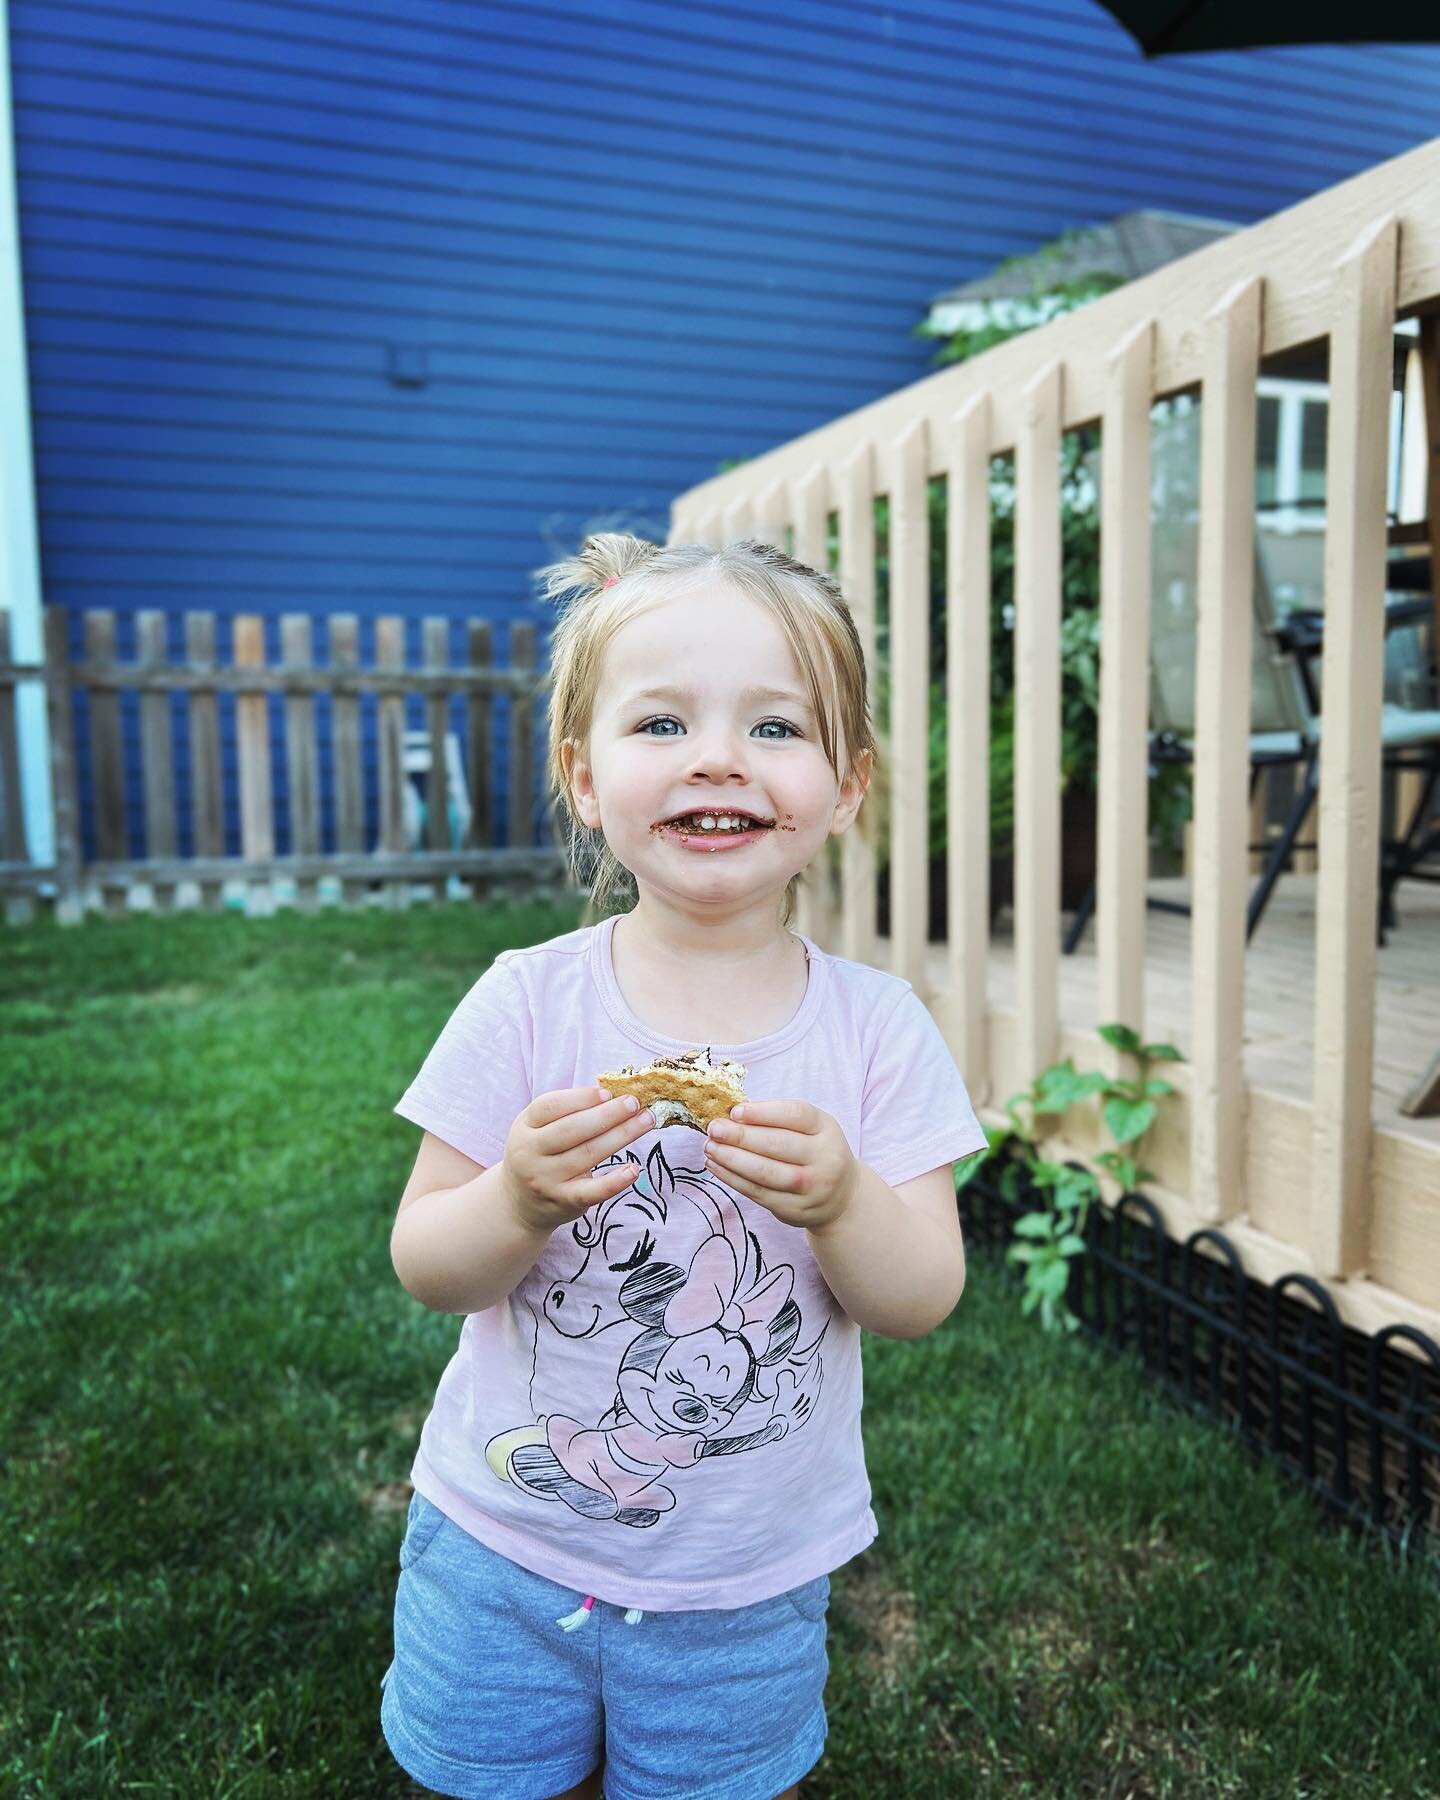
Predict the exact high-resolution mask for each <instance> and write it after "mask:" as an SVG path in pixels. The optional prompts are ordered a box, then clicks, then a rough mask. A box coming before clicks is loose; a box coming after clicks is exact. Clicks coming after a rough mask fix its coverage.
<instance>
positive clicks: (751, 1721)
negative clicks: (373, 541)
mask: <svg viewBox="0 0 1440 1800" xmlns="http://www.w3.org/2000/svg"><path fill="white" fill-rule="evenodd" d="M583 1598H584V1596H582V1595H580V1594H578V1593H576V1592H575V1590H574V1589H573V1588H567V1587H561V1586H560V1585H559V1584H558V1583H557V1582H554V1581H550V1580H547V1579H546V1577H545V1576H543V1575H533V1574H531V1572H530V1571H529V1570H528V1569H522V1568H521V1567H520V1566H519V1565H518V1564H517V1563H513V1562H511V1561H510V1560H509V1558H508V1557H504V1556H500V1555H498V1554H497V1553H496V1552H495V1551H493V1550H491V1549H489V1548H487V1546H486V1545H484V1544H481V1543H479V1542H478V1541H477V1540H476V1539H475V1538H473V1537H471V1535H470V1534H469V1532H467V1531H465V1530H464V1529H463V1528H462V1527H461V1526H459V1525H457V1524H455V1522H454V1521H453V1520H452V1519H449V1518H447V1517H446V1515H445V1514H444V1513H443V1512H441V1511H440V1509H439V1508H438V1507H437V1506H435V1505H433V1504H432V1503H431V1502H430V1501H429V1500H426V1499H424V1498H423V1497H422V1496H421V1495H419V1494H416V1495H415V1497H414V1498H413V1500H412V1501H411V1502H410V1516H409V1520H408V1523H407V1526H406V1531H405V1541H404V1543H403V1544H402V1545H401V1547H400V1583H399V1587H398V1589H397V1591H396V1595H395V1660H394V1661H393V1662H392V1663H391V1665H390V1667H389V1669H388V1670H387V1671H386V1674H385V1678H384V1681H383V1683H382V1686H383V1688H384V1699H383V1701H382V1703H381V1709H380V1722H381V1727H382V1729H383V1731H384V1733H385V1740H386V1742H387V1743H388V1744H389V1746H390V1749H391V1752H392V1754H393V1755H394V1757H395V1759H396V1761H397V1762H398V1763H399V1764H400V1766H401V1767H402V1768H403V1769H404V1770H405V1771H406V1772H407V1773H408V1774H409V1775H411V1776H412V1777H413V1778H414V1779H415V1780H416V1781H418V1782H420V1783H421V1784H422V1785H423V1786H425V1787H427V1788H430V1789H432V1790H433V1791H434V1792H436V1793H439V1794H450V1795H454V1796H457V1797H459V1800H548V1797H549V1796H550V1795H553V1794H561V1793H563V1792H564V1791H565V1790H566V1789H567V1788H570V1787H574V1786H575V1784H576V1783H577V1782H579V1781H583V1780H584V1778H585V1777H586V1776H587V1775H588V1774H590V1772H591V1771H592V1770H593V1769H594V1768H596V1767H597V1766H598V1764H599V1763H600V1762H601V1760H602V1759H603V1760H604V1763H605V1797H606V1800H774V1796H775V1795H777V1794H780V1793H783V1792H784V1790H785V1789H786V1788H788V1787H790V1786H792V1785H793V1784H794V1783H795V1782H797V1781H799V1780H800V1778H801V1777H802V1776H803V1775H805V1774H806V1773H807V1772H808V1771H809V1770H810V1769H812V1768H813V1767H814V1766H815V1763H816V1762H817V1761H818V1760H819V1757H820V1753H821V1750H822V1749H823V1748H824V1744H825V1732H826V1729H827V1727H826V1719H825V1707H824V1704H823V1700H822V1696H823V1694H824V1690H825V1677H826V1675H827V1673H828V1671H829V1660H828V1658H827V1656H826V1653H825V1611H826V1608H827V1606H828V1605H829V1601H830V1578H829V1576H827V1575H820V1576H817V1577H816V1579H815V1580H814V1581H807V1582H803V1583H802V1584H801V1585H800V1586H799V1587H797V1588H791V1589H790V1591H789V1592H788V1593H784V1594H777V1595H776V1596H775V1597H774V1598H773V1599H771V1600H760V1601H757V1602H756V1603H755V1604H754V1605H753V1606H742V1607H737V1608H733V1609H730V1610H712V1609H706V1610H703V1611H691V1612H647V1613H645V1614H644V1615H643V1616H642V1617H641V1618H640V1619H639V1621H638V1622H637V1623H635V1624H627V1623H626V1617H625V1609H624V1608H623V1607H619V1606H612V1605H611V1604H610V1603H609V1602H608V1601H605V1600H596V1601H595V1602H594V1604H593V1606H592V1607H591V1608H590V1609H589V1615H590V1616H589V1617H588V1619H587V1620H586V1621H585V1623H584V1624H583V1625H582V1626H580V1627H579V1629H577V1630H571V1631H566V1630H564V1629H563V1628H562V1627H561V1626H560V1624H559V1623H558V1621H559V1620H560V1619H561V1618H563V1617H568V1616H572V1615H573V1614H574V1613H575V1612H576V1611H577V1609H579V1608H580V1606H581V1602H582V1600H583Z"/></svg>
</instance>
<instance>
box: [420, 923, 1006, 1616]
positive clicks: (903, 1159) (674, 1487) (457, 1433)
mask: <svg viewBox="0 0 1440 1800" xmlns="http://www.w3.org/2000/svg"><path fill="white" fill-rule="evenodd" d="M614 927H615V920H614V918H613V917H612V918H608V919H605V920H603V921H602V922H601V923H600V924H598V925H594V926H589V927H585V928H583V929H581V930H578V931H572V932H568V933H566V934H565V935H564V936H563V937H557V938H553V939H551V941H550V942H549V943H547V944H537V945H534V946H532V947H531V948H528V949H524V950H507V951H505V952H503V953H502V954H501V955H500V956H498V957H497V958H496V960H495V962H494V963H493V964H492V966H491V967H490V968H489V969H487V970H486V971H485V973H484V974H483V975H482V976H481V977H480V979H479V980H478V981H477V982H476V983H475V985H474V987H472V988H471V990H470V992H469V993H468V994H467V995H466V996H465V998H464V999H463V1000H462V1001H461V1002H460V1004H459V1006H457V1007H456V1009H455V1011H454V1013H453V1014H452V1015H451V1017H450V1019H449V1021H448V1023H447V1024H446V1026H445V1028H444V1030H443V1031H442V1032H441V1034H440V1037H439V1038H438V1039H437V1041H436V1043H435V1045H434V1048H433V1049H432V1050H431V1051H430V1054H429V1055H428V1056H427V1057H426V1059H425V1063H424V1065H423V1067H422V1068H421V1070H420V1072H419V1074H418V1075H417V1076H416V1077H415V1080H414V1081H413V1082H412V1084H411V1085H410V1087H409V1089H408V1090H407V1091H406V1093H405V1096H404V1098H403V1099H402V1100H401V1101H400V1103H399V1105H398V1106H397V1107H396V1108H395V1110H396V1112H398V1113H399V1114H401V1116H402V1117H403V1118H406V1119H409V1120H411V1121H413V1123H415V1124H416V1125H420V1126H423V1127H424V1129H425V1130H426V1131H429V1132H431V1133H433V1134H434V1136H436V1137H438V1138H442V1139H444V1141H445V1142H446V1143H448V1144H453V1145H454V1146H455V1148H456V1149H457V1150H461V1151H463V1152H464V1153H465V1155H466V1156H469V1157H471V1158H473V1160H474V1161H476V1162H477V1163H481V1164H484V1165H485V1166H487V1167H488V1166H489V1165H491V1164H493V1163H495V1162H498V1161H499V1160H500V1158H501V1157H502V1156H503V1155H504V1153H505V1140H506V1138H507V1137H508V1136H509V1132H510V1127H511V1125H512V1124H513V1123H514V1121H515V1119H516V1117H517V1116H518V1114H519V1113H521V1112H522V1111H523V1110H524V1109H525V1107H526V1106H528V1105H529V1103H530V1101H531V1100H532V1099H534V1098H535V1096H536V1095H537V1094H544V1093H549V1092H552V1091H554V1090H556V1089H562V1088H576V1087H588V1086H591V1085H593V1084H594V1083H596V1082H597V1080H598V1078H599V1077H600V1076H601V1075H602V1074H604V1073H606V1072H608V1071H615V1070H618V1069H620V1068H622V1067H623V1066H624V1065H625V1064H627V1063H636V1064H639V1063H645V1062H649V1061H650V1060H651V1059H652V1058H653V1057H655V1056H674V1055H676V1054H678V1053H680V1052H682V1051H685V1050H693V1049H697V1048H699V1046H698V1045H696V1044H693V1043H685V1042H682V1041H680V1040H678V1039H676V1038H669V1037H664V1036H662V1035H661V1034H660V1033H659V1032H656V1031H652V1030H651V1029H650V1028H649V1027H648V1026H647V1025H644V1024H642V1023H641V1021H640V1020H639V1019H638V1018H636V1017H635V1015H634V1014H633V1013H632V1012H631V1010H630V1008H629V1007H628V1006H627V1005H626V1003H625V1000H624V998H623V997H622V995H621V993H620V989H619V986H618V985H617V983H616V980H615V973H614V967H613V964H612V962H611V955H610V940H611V937H612V934H613V932H614ZM796 935H797V936H802V941H803V942H804V944H805V947H806V950H807V952H808V955H809V961H810V966H809V978H808V983H807V986H806V991H805V998H804V1000H803V1001H802V1002H801V1004H800V1008H799V1010H798V1011H797V1012H796V1013H795V1014H794V1016H793V1017H792V1018H791V1019H790V1021H789V1023H788V1024H786V1025H783V1026H781V1028H780V1029H779V1030H778V1031H774V1032H771V1033H770V1035H769V1036H768V1037H763V1038H758V1039H756V1040H755V1041H753V1042H751V1043H748V1044H712V1045H710V1046H708V1048H709V1050H710V1052H711V1054H712V1056H714V1057H716V1058H718V1057H721V1056H724V1057H730V1058H734V1059H735V1060H737V1061H739V1062H742V1063H744V1064H745V1067H746V1070H747V1072H748V1073H747V1078H746V1083H745V1089H746V1094H747V1096H748V1097H749V1098H751V1099H754V1100H770V1099H803V1100H809V1101H811V1102H812V1103H813V1104H814V1105H816V1106H818V1107H821V1108H822V1109H823V1110H824V1111H825V1112H828V1113H830V1114H831V1115H832V1116H833V1117H834V1118H835V1119H836V1120H837V1121H838V1123H839V1125H840V1128H841V1130H842V1131H843V1132H844V1134H845V1138H846V1141H847V1142H848V1143H849V1145H850V1148H851V1149H852V1151H854V1153H855V1155H856V1156H857V1157H858V1158H859V1159H860V1160H861V1161H862V1162H865V1163H867V1164H868V1165H869V1166H870V1167H871V1168H872V1169H874V1170H875V1171H876V1173H877V1174H879V1175H880V1176H881V1177H882V1178H883V1179H884V1180H885V1181H887V1182H889V1183H890V1185H891V1186H892V1187H893V1186H896V1185H898V1184H899V1183H901V1182H904V1181H909V1180H910V1179H911V1178H912V1177H914V1176H916V1175H923V1174H924V1173H925V1172H926V1171H927V1170H930V1169H935V1168H939V1167H942V1166H945V1165H948V1164H950V1163H953V1162H955V1161H956V1160H957V1159H958V1158H960V1157H962V1156H968V1155H969V1154H970V1153H971V1152H972V1151H975V1150H979V1149H983V1148H984V1146H985V1134H984V1132H983V1130H982V1129H981V1127H980V1125H979V1123H978V1122H977V1120H976V1118H975V1114H974V1112H973V1110H972V1108H971V1105H970V1100H969V1096H968V1095H967V1094H966V1091H965V1084H964V1082H963V1081H962V1080H961V1078H960V1073H959V1071H958V1070H957V1068H956V1067H955V1060H954V1058H953V1056H952V1055H951V1054H950V1051H949V1050H948V1048H947V1047H946V1044H945V1041H944V1039H943V1038H942V1037H941V1035H940V1031H939V1029H938V1027H937V1026H936V1024H935V1022H934V1020H933V1019H932V1018H931V1016H930V1014H929V1012H928V1011H927V1009H926V1007H925V1006H924V1004H923V1003H922V1002H921V1000H920V999H919V997H918V996H917V995H916V993H915V992H914V990H913V988H912V987H911V986H910V983H909V982H908V981H903V980H901V979H900V978H899V977H897V976H894V975H889V974H885V973H883V972H882V971H880V970H877V969H872V968H869V967H867V966H865V965H864V964H862V963H855V962H850V961H848V960H847V959H846V958H844V957H840V956H831V955H829V954H828V953H827V952H825V951H823V950H821V949H820V948H819V947H818V945H816V944H814V943H812V942H811V941H810V939H809V938H804V937H803V934H798V933H797V934H796ZM626 1159H628V1160H629V1161H630V1162H631V1163H633V1165H634V1170H635V1174H634V1180H633V1181H632V1183H631V1185H630V1186H629V1187H628V1188H625V1189H624V1190H623V1191H622V1192H621V1193H620V1194H618V1195H617V1196H616V1197H615V1198H613V1199H611V1200H607V1201H605V1202H604V1203H603V1204H602V1205H601V1206H599V1207H595V1208H593V1209H592V1210H591V1211H590V1212H589V1213H587V1214H586V1215H585V1216H584V1217H583V1218H582V1219H580V1220H578V1221H576V1222H575V1223H574V1224H573V1225H569V1226H565V1227H563V1228H562V1229H560V1230H558V1231H556V1232H555V1233H554V1234H553V1236H552V1237H551V1238H550V1240H549V1242H548V1243H547V1244H546V1246H545V1248H544V1250H543V1251H542V1252H541V1254H540V1258H539V1260H538V1261H537V1262H536V1264H535V1266H534V1267H533V1268H532V1269H531V1271H530V1273H529V1274H528V1275H526V1276H525V1278H524V1279H523V1280H522V1281H521V1282H520V1284H519V1285H518V1286H517V1287H516V1288H515V1290H514V1292H513V1293H511V1294H510V1296H509V1297H508V1299H506V1300H505V1301H504V1302H502V1303H501V1304H500V1305H498V1306H493V1307H490V1308H488V1309H487V1310H486V1311H484V1312H479V1313H472V1314H471V1315H470V1316H469V1317H468V1318H467V1319H466V1320H465V1323H464V1326H463V1327H462V1329H461V1333H460V1342H459V1346H458V1348H457V1349H456V1352H455V1354H454V1356H453V1357H452V1358H451V1360H450V1363H449V1365H448V1367H447V1368H446V1370H445V1373H444V1375H443V1376H442V1377H441V1380H440V1386H439V1389H438V1391H437V1393H436V1396H435V1404H434V1407H433V1408H432V1410H431V1412H430V1416H429V1417H428V1419H427V1420H426V1422H425V1427H424V1430H423V1432H422V1434H421V1439H420V1447H419V1451H418V1453H417V1455H416V1459H415V1465H414V1469H413V1473H412V1480H413V1481H414V1484H415V1487H416V1488H417V1489H418V1490H419V1492H420V1493H422V1494H423V1495H424V1496H425V1497H426V1499H428V1500H430V1501H432V1502H433V1503H434V1504H435V1505H436V1506H438V1507H439V1508H440V1510H441V1511H442V1512H444V1513H446V1514H448V1515H449V1517H450V1518H451V1519H453V1520H454V1521H455V1522H456V1523H457V1524H459V1525H461V1526H463V1527H464V1528H465V1529H466V1530H467V1531H469V1532H470V1533H472V1535H473V1536H475V1537H477V1538H478V1539H479V1540H480V1541H481V1542H482V1543H483V1544H486V1545H488V1546H489V1547H490V1548H491V1549H492V1550H496V1551H498V1552H499V1553H500V1554H501V1555H503V1556H507V1557H509V1558H510V1559H511V1560H512V1561H513V1562H517V1563H520V1564H521V1565H522V1566H523V1567H525V1568H527V1569H531V1570H533V1571H535V1572H536V1573H537V1574H540V1575H545V1576H548V1577H549V1578H550V1579H551V1580H553V1581H558V1582H561V1583H563V1584H564V1585H566V1586H568V1587H572V1588H575V1589H577V1590H578V1591H579V1592H581V1593H584V1594H595V1595H596V1596H598V1597H599V1598H600V1599H602V1600H609V1601H612V1602H614V1603H616V1604H619V1605H625V1606H635V1607H640V1608H642V1609H645V1610H647V1611H658V1612H665V1611H676V1610H681V1609H685V1608H691V1607H738V1606H748V1605H750V1604H751V1603H752V1602H754V1601H757V1600H765V1599H768V1598H770V1597H771V1596H772V1595H774V1594H779V1593H783V1592H784V1591H785V1590H786V1589H787V1588H792V1587H795V1586H797V1585H798V1584H799V1583H801V1582H803V1581H809V1580H812V1579H813V1578H814V1577H815V1576H817V1575H823V1574H826V1573H828V1572H829V1571H830V1570H831V1569H834V1568H836V1567H838V1566H839V1564H841V1563H843V1562H846V1561H847V1560H848V1559H849V1558H850V1557H852V1556H855V1555H856V1554H858V1552H859V1551H861V1550H863V1549H864V1548H865V1546H866V1545H867V1544H869V1543H870V1542H871V1541H872V1539H873V1538H874V1537H875V1534H876V1524H875V1515H874V1513H873V1512H872V1511H871V1508H870V1483H869V1481H868V1479H867V1477H866V1473H865V1458H864V1452H863V1449H862V1445H861V1439H860V1404H861V1377H860V1331H859V1327H858V1326H856V1325H855V1324H854V1322H853V1321H852V1320H851V1319H850V1318H849V1317H847V1315H846V1314H845V1313H844V1312H843V1311H842V1310H841V1307H840V1305H839V1303H838V1301H837V1300H836V1299H835V1296H834V1295H833V1294H832V1293H831V1291H830V1289H829V1287H828V1286H827V1285H826V1282H825V1279H824V1277H823V1276H822V1274H821V1272H820V1269H819V1265H818V1264H817V1263H816V1261H815V1259H814V1257H813V1255H812V1254H811V1251H810V1244H809V1240H808V1238H807V1237H806V1235H805V1232H804V1231H803V1230H801V1229H800V1228H798V1227H796V1226H792V1225H785V1224H782V1223H781V1222H780V1221H779V1220H778V1219H777V1218H775V1216H774V1215H773V1214H772V1213H769V1212H767V1211H766V1209H765V1208H764V1207H763V1206H760V1205H758V1204H757V1203H756V1202H754V1201H752V1200H750V1199H749V1198H747V1197H746V1196H744V1195H741V1194H737V1193H736V1192H735V1191H734V1190H733V1189H731V1188H729V1187H727V1186H726V1185H725V1184H724V1183H723V1182H721V1181H719V1180H718V1179H717V1178H716V1177H715V1176H714V1175H712V1174H711V1173H710V1172H709V1171H708V1170H707V1169H706V1167H705V1161H704V1142H703V1139H702V1138H701V1137H700V1135H699V1134H698V1133H697V1132H695V1131H693V1130H691V1129H689V1128H687V1127H683V1126H676V1125H671V1126H667V1127H665V1128H664V1129H663V1130H657V1131H652V1132H651V1133H649V1134H648V1135H647V1136H645V1137H643V1138H640V1139H637V1141H636V1142H635V1143H633V1144H632V1145H630V1146H629V1147H628V1148H627V1149H626V1150H625V1151H623V1152H622V1153H621V1157H620V1158H611V1159H609V1160H610V1161H612V1162H613V1161H617V1160H626ZM602 1166H609V1165H608V1163H607V1164H606V1165H602Z"/></svg>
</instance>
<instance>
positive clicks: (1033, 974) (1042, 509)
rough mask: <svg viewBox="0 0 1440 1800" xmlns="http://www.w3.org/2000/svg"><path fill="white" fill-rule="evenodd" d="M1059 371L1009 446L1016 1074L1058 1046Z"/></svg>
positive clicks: (1036, 391)
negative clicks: (1011, 479)
mask: <svg viewBox="0 0 1440 1800" xmlns="http://www.w3.org/2000/svg"><path fill="white" fill-rule="evenodd" d="M1062 379H1063V376H1062V370H1061V366H1060V364H1059V363H1054V362H1052V363H1048V364H1047V365H1046V366H1045V367H1044V368H1043V369H1042V370H1041V371H1040V373H1039V374H1038V375H1036V376H1035V378H1034V379H1033V380H1032V381H1031V382H1030V383H1029V385H1028V386H1027V387H1026V388H1025V391H1024V394H1023V396H1022V412H1021V421H1020V431H1019V435H1018V438H1017V441H1016V445H1015V973H1016V985H1017V989H1018V997H1019V1014H1020V1016H1019V1021H1018V1025H1019V1031H1018V1048H1019V1053H1020V1071H1021V1076H1022V1079H1023V1080H1024V1081H1025V1082H1027V1083H1028V1082H1030V1081H1032V1080H1033V1079H1034V1078H1035V1076H1036V1075H1038V1074H1039V1073H1040V1071H1041V1070H1042V1069H1043V1068H1045V1067H1046V1066H1047V1065H1048V1064H1049V1063H1051V1062H1053V1061H1054V1058H1055V1053H1056V1050H1057V1048H1058V1046H1059V1017H1058V1004H1057V987H1058V983H1059V976H1060V418H1061V406H1062V399H1063V396H1062V391H1061V383H1062Z"/></svg>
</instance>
